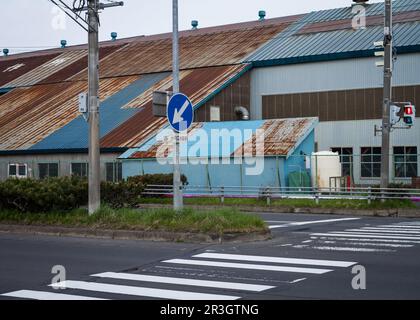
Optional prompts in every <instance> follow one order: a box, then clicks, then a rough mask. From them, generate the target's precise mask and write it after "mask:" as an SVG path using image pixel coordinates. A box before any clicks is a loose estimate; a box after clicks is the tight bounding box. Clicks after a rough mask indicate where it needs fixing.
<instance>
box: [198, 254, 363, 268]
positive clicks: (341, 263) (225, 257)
mask: <svg viewBox="0 0 420 320" xmlns="http://www.w3.org/2000/svg"><path fill="white" fill-rule="evenodd" d="M193 257H194V258H208V259H223V260H236V261H238V260H240V261H252V262H270V263H283V264H297V265H313V266H324V267H350V266H352V265H354V264H356V262H349V261H333V260H317V259H297V258H282V257H266V256H252V255H240V254H223V253H201V254H197V255H195V256H193Z"/></svg>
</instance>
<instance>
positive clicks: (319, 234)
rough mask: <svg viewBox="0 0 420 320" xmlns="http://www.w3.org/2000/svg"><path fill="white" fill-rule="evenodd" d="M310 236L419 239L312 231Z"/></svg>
mask: <svg viewBox="0 0 420 320" xmlns="http://www.w3.org/2000/svg"><path fill="white" fill-rule="evenodd" d="M311 235H312V236H323V237H355V238H376V239H401V240H420V238H418V237H406V236H389V235H388V236H383V235H372V234H367V233H366V234H352V233H344V232H336V233H313V234H311Z"/></svg>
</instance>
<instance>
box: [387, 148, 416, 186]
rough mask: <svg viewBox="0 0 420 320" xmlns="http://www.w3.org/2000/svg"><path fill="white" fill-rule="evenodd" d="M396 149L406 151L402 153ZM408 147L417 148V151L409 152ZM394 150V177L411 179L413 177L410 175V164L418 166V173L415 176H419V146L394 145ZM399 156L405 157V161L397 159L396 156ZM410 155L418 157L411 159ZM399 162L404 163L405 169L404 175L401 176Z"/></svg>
mask: <svg viewBox="0 0 420 320" xmlns="http://www.w3.org/2000/svg"><path fill="white" fill-rule="evenodd" d="M396 149H403V150H404V151H403V152H404V153H403V154H401V153H397V152H396ZM408 149H414V150H415V153H408V152H407V151H408ZM392 150H393V170H394V172H393V173H394V178H395V179H402V180H405V179H411V178H412V176H408V174H407V173H408V171H409V170H408V165H413V164H414V165H415V168H416V174H415V175H414V176H415V177H417V176H418V174H419V165H418V161H419V159H418V158H419V157H418V148H417V146H394V147H393V148H392ZM397 157H403V161H396V158H397ZM410 157H415V158H416V160H411V161H409V158H410ZM397 164H400V165H402V167H403V171H404V173H403V176H399V175H397Z"/></svg>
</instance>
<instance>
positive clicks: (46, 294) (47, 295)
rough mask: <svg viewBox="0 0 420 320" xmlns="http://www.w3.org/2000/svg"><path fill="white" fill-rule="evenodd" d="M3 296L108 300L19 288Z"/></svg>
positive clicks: (35, 298)
mask: <svg viewBox="0 0 420 320" xmlns="http://www.w3.org/2000/svg"><path fill="white" fill-rule="evenodd" d="M2 296H5V297H12V298H22V299H33V300H57V301H58V300H76V301H81V300H107V299H100V298H92V297H84V296H75V295H71V294H64V293H54V292H46V291H33V290H19V291H14V292H9V293H4V294H2Z"/></svg>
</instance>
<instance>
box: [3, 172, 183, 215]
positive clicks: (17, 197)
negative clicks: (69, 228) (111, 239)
mask: <svg viewBox="0 0 420 320" xmlns="http://www.w3.org/2000/svg"><path fill="white" fill-rule="evenodd" d="M172 181H173V177H172V175H171V174H167V175H161V174H159V175H144V176H136V177H131V178H129V179H127V180H124V181H121V182H117V183H113V182H102V183H101V201H102V203H104V204H107V205H109V206H110V207H113V208H127V207H132V206H134V205H136V204H137V203H139V200H140V198H141V197H142V192H143V191H144V188H145V187H146V186H147V185H172ZM182 182H183V184H184V185H186V184H187V179H186V177H185V176H182ZM87 202H88V181H87V179H86V178H80V177H76V176H73V177H63V178H50V179H44V180H34V179H9V180H6V181H4V182H0V210H17V211H20V212H50V211H68V210H73V209H77V208H79V207H81V206H85V205H86V204H87Z"/></svg>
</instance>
